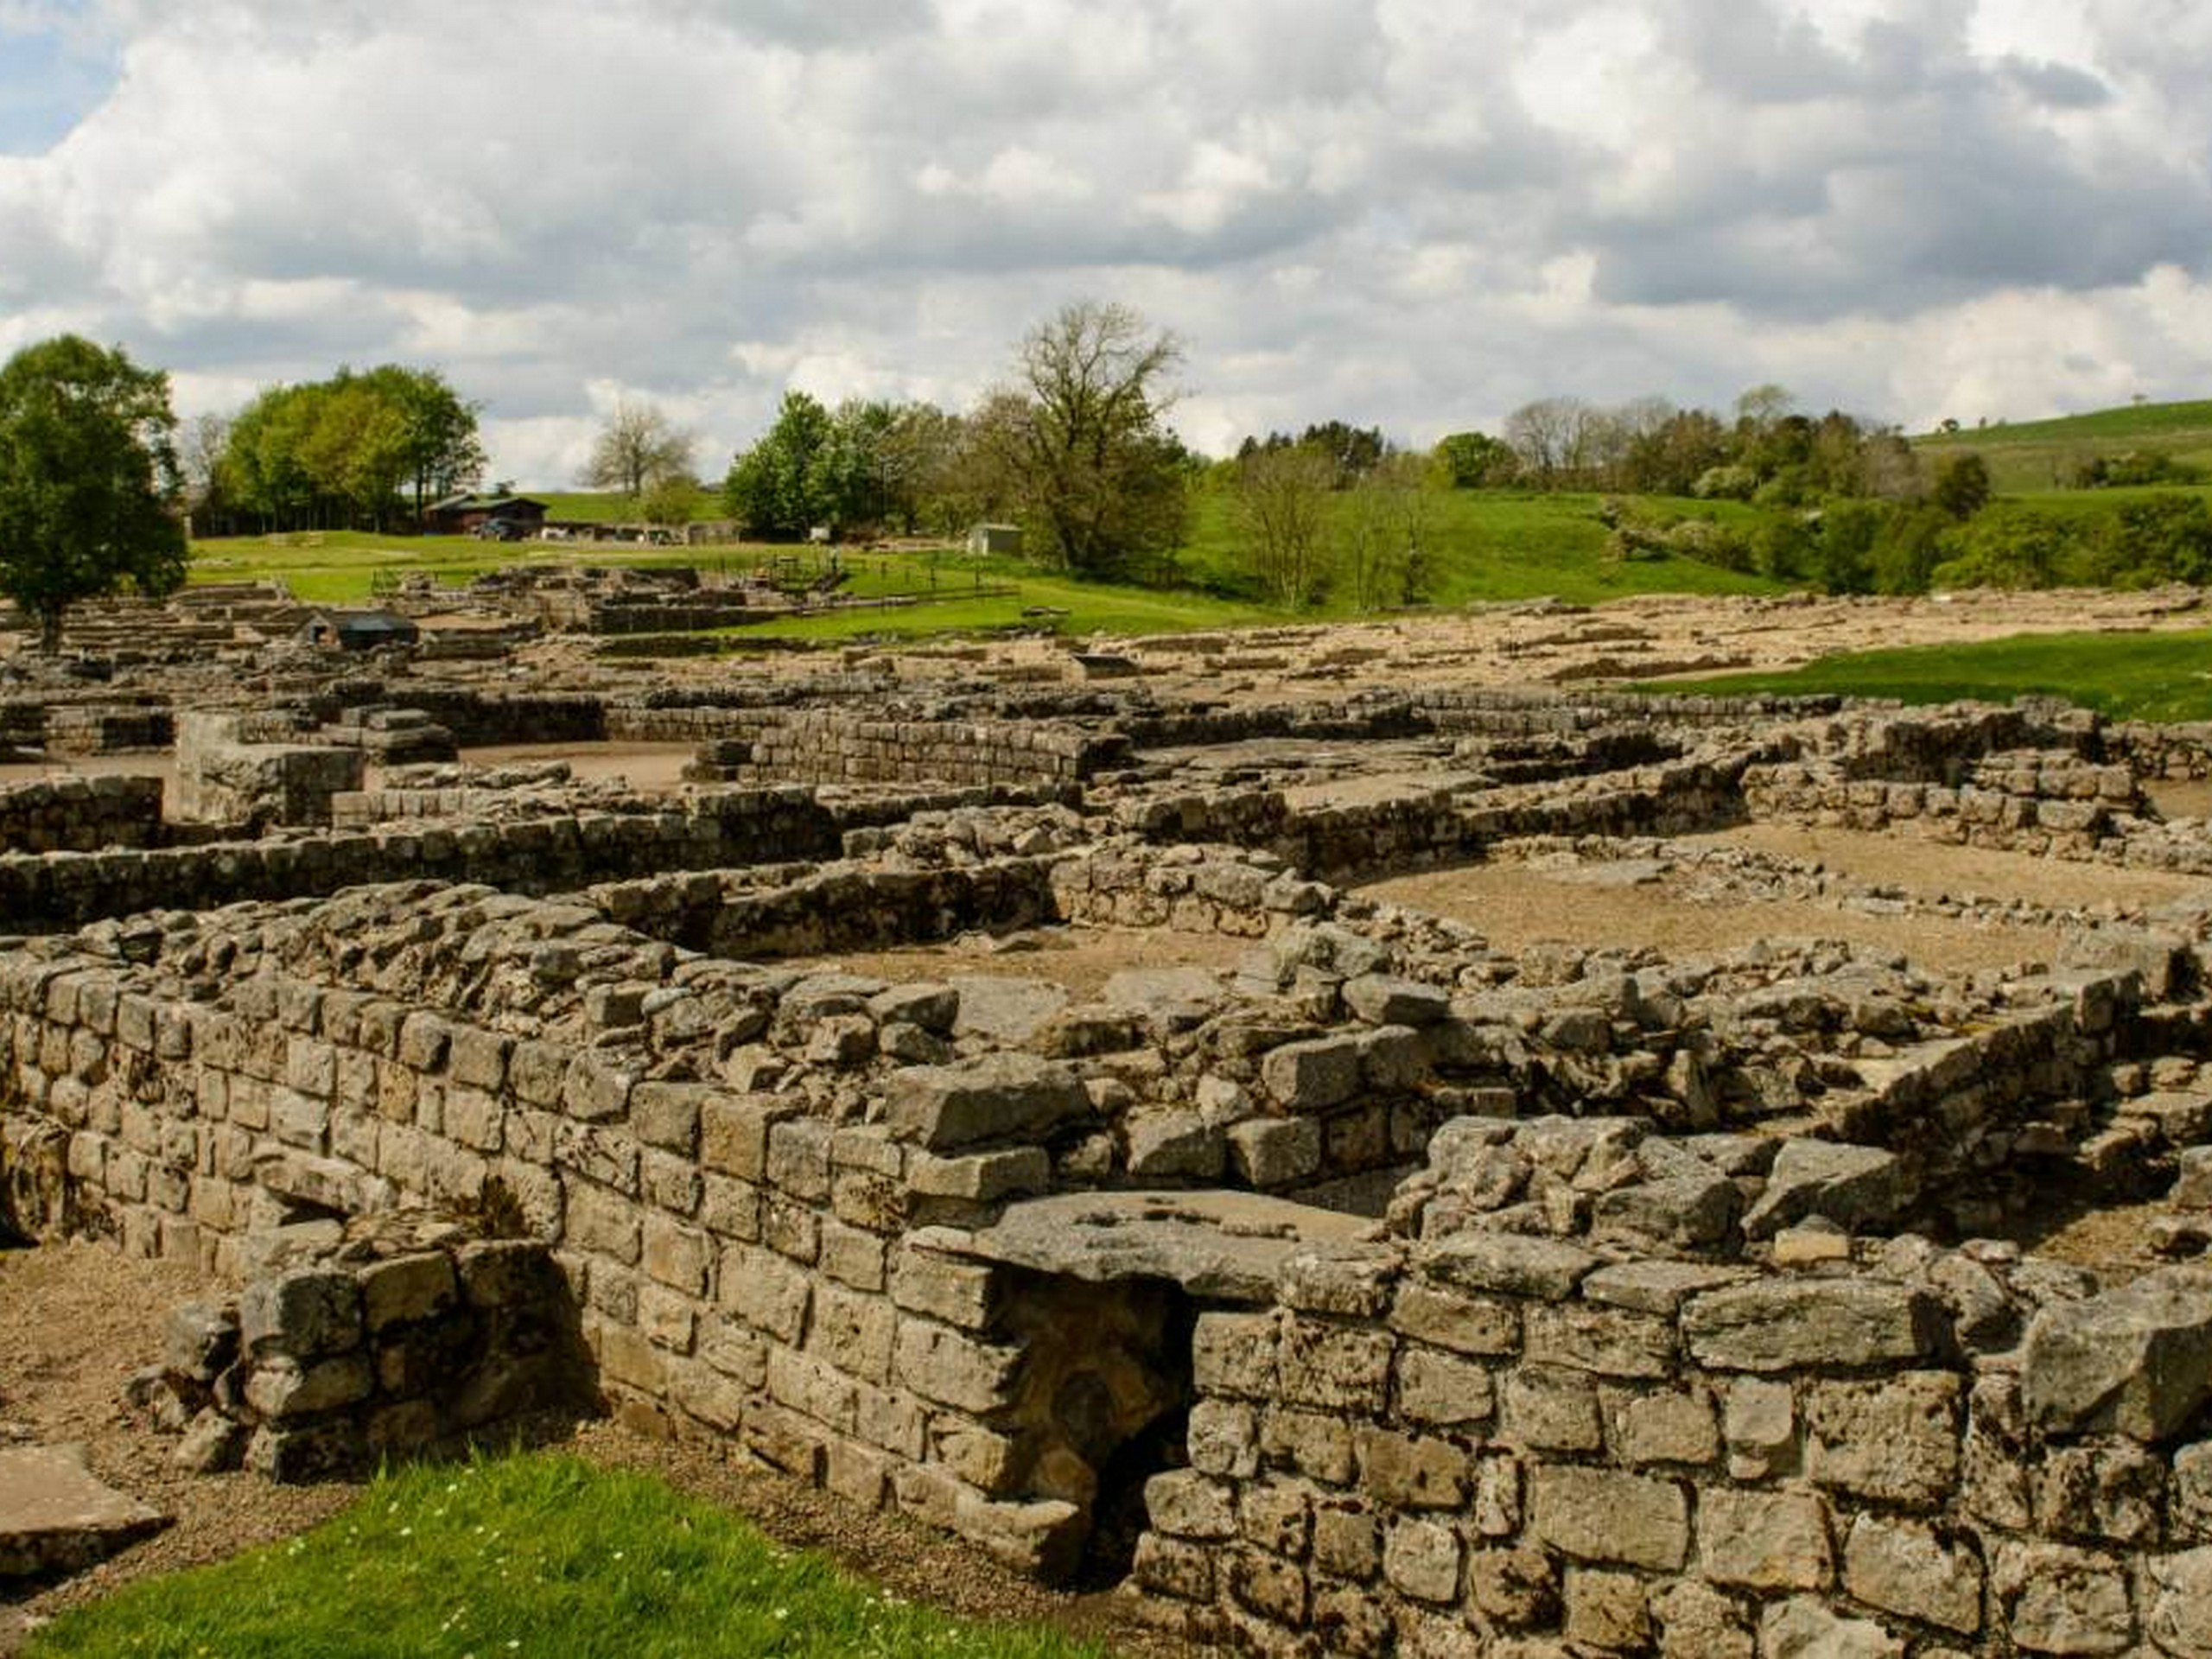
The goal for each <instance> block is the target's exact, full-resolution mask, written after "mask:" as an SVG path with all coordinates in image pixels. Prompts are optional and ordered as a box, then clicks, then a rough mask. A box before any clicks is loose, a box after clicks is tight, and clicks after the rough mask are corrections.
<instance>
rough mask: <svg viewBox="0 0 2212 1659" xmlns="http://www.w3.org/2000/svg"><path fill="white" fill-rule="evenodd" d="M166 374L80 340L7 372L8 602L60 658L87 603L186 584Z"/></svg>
mask: <svg viewBox="0 0 2212 1659" xmlns="http://www.w3.org/2000/svg"><path fill="white" fill-rule="evenodd" d="M175 430H176V416H175V414H173V413H172V412H171V411H170V409H169V383H168V376H167V375H166V374H163V373H162V372H159V371H158V370H153V369H142V368H139V367H138V366H137V365H135V364H133V363H132V362H131V361H130V359H129V358H128V357H126V356H125V355H124V352H123V349H122V348H121V347H120V346H118V347H116V348H115V349H113V350H104V349H102V348H101V347H100V346H95V345H93V344H92V342H91V341H90V340H82V339H79V337H78V336H76V335H74V334H62V335H59V336H57V337H56V338H54V339H53V340H46V341H43V342H42V343H41V344H39V345H35V346H25V347H24V348H23V349H22V351H20V352H18V353H16V355H15V356H14V357H12V358H10V359H9V360H8V364H7V366H6V367H4V368H0V594H6V595H7V596H8V597H9V598H10V599H11V600H13V601H15V602H16V604H18V605H20V606H22V608H23V609H24V610H26V611H28V612H29V613H30V615H31V617H32V618H33V620H35V621H36V622H37V624H38V631H39V645H40V648H41V650H43V651H48V652H53V651H55V650H58V649H59V648H60V644H61V620H62V617H63V615H64V613H66V612H67V610H68V608H69V607H70V606H72V605H73V604H75V603H76V602H77V601H79V600H84V599H94V598H98V597H99V596H100V595H101V594H111V593H114V592H116V591H118V589H120V588H124V587H126V586H128V587H130V588H136V589H137V591H139V592H140V593H143V594H166V593H169V592H171V591H173V590H174V589H175V588H177V587H178V586H179V585H180V584H181V583H182V582H183V581H184V571H185V562H186V558H187V552H186V546H185V538H184V526H183V525H182V524H181V523H180V522H179V521H178V519H177V518H176V515H175V512H173V511H172V510H171V506H172V502H173V500H174V499H175V494H176V491H177V487H178V469H177V456H176V448H175Z"/></svg>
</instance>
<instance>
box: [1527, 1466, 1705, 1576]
mask: <svg viewBox="0 0 2212 1659" xmlns="http://www.w3.org/2000/svg"><path fill="white" fill-rule="evenodd" d="M1529 1510H1530V1514H1531V1519H1532V1524H1533V1525H1534V1527H1535V1534H1536V1536H1537V1537H1538V1538H1539V1539H1541V1541H1543V1542H1544V1543H1546V1544H1548V1545H1550V1546H1551V1547H1552V1548H1554V1549H1556V1550H1558V1551H1559V1552H1560V1554H1564V1555H1568V1556H1572V1557H1573V1558H1574V1559H1575V1560H1583V1561H1609V1562H1616V1563H1618V1564H1620V1565H1622V1566H1624V1567H1647V1568H1649V1569H1651V1570H1653V1571H1655V1572H1672V1571H1674V1570H1675V1569H1676V1568H1678V1567H1681V1565H1682V1562H1683V1560H1685V1559H1686V1558H1687V1557H1688V1554H1689V1541H1690V1526H1689V1504H1688V1499H1687V1498H1686V1497H1684V1495H1683V1491H1682V1489H1681V1486H1679V1485H1678V1484H1675V1482H1673V1481H1670V1480H1654V1479H1652V1478H1649V1477H1648V1476H1644V1475H1629V1474H1620V1473H1617V1472H1616V1471H1612V1470H1610V1469H1583V1468H1575V1467H1571V1466H1566V1465H1549V1466H1545V1467H1540V1468H1537V1469H1535V1470H1533V1471H1530V1473H1529Z"/></svg>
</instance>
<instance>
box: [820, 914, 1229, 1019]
mask: <svg viewBox="0 0 2212 1659" xmlns="http://www.w3.org/2000/svg"><path fill="white" fill-rule="evenodd" d="M1257 943H1258V941H1257V940H1255V939H1240V938H1230V937H1229V936H1228V935H1226V934H1221V933H1184V932H1179V931H1175V930H1173V929H1172V928H1123V927H1079V928H1078V927H1052V928H1039V929H1037V930H1035V931H1033V932H1028V933H1022V934H1016V935H1014V936H1012V939H1011V944H1012V946H1013V948H1010V949H1009V948H1007V946H1008V944H1009V941H1008V940H1007V939H992V938H985V937H982V936H971V937H963V938H958V939H954V940H950V941H949V942H948V943H946V944H939V945H922V946H917V947H914V948H912V949H910V950H845V951H840V952H838V953H836V954H835V955H832V956H827V957H809V958H807V959H806V961H805V962H804V963H803V964H787V965H804V966H805V967H807V968H810V969H823V970H832V969H834V970H835V971H837V972H840V973H847V974H862V975H866V976H868V977H869V978H871V979H886V980H893V981H901V980H915V979H950V978H952V977H953V976H956V975H967V974H989V975H993V976H1000V977H1003V978H1007V979H1027V980H1034V981H1037V982H1039V983H1042V984H1046V985H1057V986H1058V987H1059V988H1060V989H1062V990H1064V991H1065V992H1067V994H1068V995H1070V996H1071V997H1073V998H1075V999H1076V1000H1077V1001H1085V1000H1087V999H1089V998H1091V997H1095V996H1096V995H1098V993H1099V992H1100V991H1101V990H1103V988H1105V984H1106V982H1107V981H1108V980H1109V979H1111V978H1112V977H1113V976H1115V975H1116V974H1118V973H1120V972H1122V970H1123V969H1128V968H1207V969H1233V968H1235V967H1236V965H1237V963H1239V962H1241V961H1242V960H1243V957H1244V955H1245V953H1246V952H1247V951H1249V950H1251V949H1252V947H1253V946H1254V945H1255V944H1257Z"/></svg>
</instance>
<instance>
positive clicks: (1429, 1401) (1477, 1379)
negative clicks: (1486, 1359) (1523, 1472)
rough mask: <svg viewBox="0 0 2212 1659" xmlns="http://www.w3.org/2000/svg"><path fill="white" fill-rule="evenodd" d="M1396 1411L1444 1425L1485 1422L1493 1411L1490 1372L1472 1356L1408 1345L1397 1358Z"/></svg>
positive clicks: (1494, 1402)
mask: <svg viewBox="0 0 2212 1659" xmlns="http://www.w3.org/2000/svg"><path fill="white" fill-rule="evenodd" d="M1397 1368H1398V1370H1397V1381H1398V1388H1397V1399H1398V1411H1399V1414H1400V1415H1402V1417H1404V1418H1405V1419H1406V1420H1407V1421H1409V1422H1415V1423H1426V1424H1429V1425H1432V1426H1434V1427H1445V1428H1465V1427H1472V1426H1474V1425H1477V1424H1480V1423H1486V1422H1488V1421H1490V1420H1491V1417H1492V1416H1493V1415H1494V1414H1496V1411H1497V1392H1496V1389H1495V1388H1494V1386H1493V1385H1492V1383H1491V1374H1490V1372H1489V1371H1488V1370H1485V1369H1484V1368H1483V1367H1482V1366H1481V1365H1479V1364H1477V1363H1475V1362H1473V1361H1472V1360H1469V1359H1464V1358H1462V1357H1459V1356H1458V1355H1456V1354H1452V1353H1446V1352H1443V1351H1439V1350H1437V1349H1433V1348H1423V1347H1417V1346H1413V1345H1408V1346H1407V1347H1405V1348H1403V1349H1402V1350H1401V1351H1399V1354H1398V1360H1397Z"/></svg>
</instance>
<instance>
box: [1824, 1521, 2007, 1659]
mask: <svg viewBox="0 0 2212 1659" xmlns="http://www.w3.org/2000/svg"><path fill="white" fill-rule="evenodd" d="M1981 1583H1982V1573H1981V1561H1980V1558H1979V1557H1978V1556H1977V1555H1976V1554H1974V1546H1973V1544H1972V1542H1971V1541H1970V1540H1968V1539H1967V1538H1964V1537H1961V1538H1959V1539H1958V1540H1956V1541H1946V1540H1945V1538H1944V1537H1943V1536H1942V1535H1940V1534H1939V1533H1937V1532H1936V1529H1934V1528H1932V1527H1929V1526H1926V1525H1923V1524H1922V1523H1921V1522H1915V1521H1898V1520H1891V1519H1889V1518H1887V1517H1885V1516H1877V1515H1861V1516H1859V1517H1858V1518H1857V1519H1855V1520H1854V1521H1853V1522H1852V1523H1851V1532H1850V1535H1849V1536H1848V1537H1847V1539H1846V1540H1845V1541H1844V1547H1843V1584H1844V1588H1845V1589H1847V1590H1848V1591H1849V1592H1851V1593H1852V1594H1853V1596H1855V1597H1856V1598H1858V1599H1859V1600H1860V1601H1863V1602H1865V1603H1866V1605H1868V1606H1870V1607H1879V1608H1881V1609H1882V1610H1883V1611H1885V1612H1891V1613H1897V1614H1899V1615H1901V1616H1902V1617H1904V1618H1916V1619H1919V1620H1921V1621H1922V1622H1923V1623H1925V1624H1940V1625H1942V1626H1943V1627H1944V1628H1945V1629H1946V1630H1956V1631H1958V1632H1959V1633H1960V1634H1961V1635H1962V1636H1972V1635H1974V1634H1975V1633H1976V1632H1977V1631H1979V1630H1980V1629H1981Z"/></svg>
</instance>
